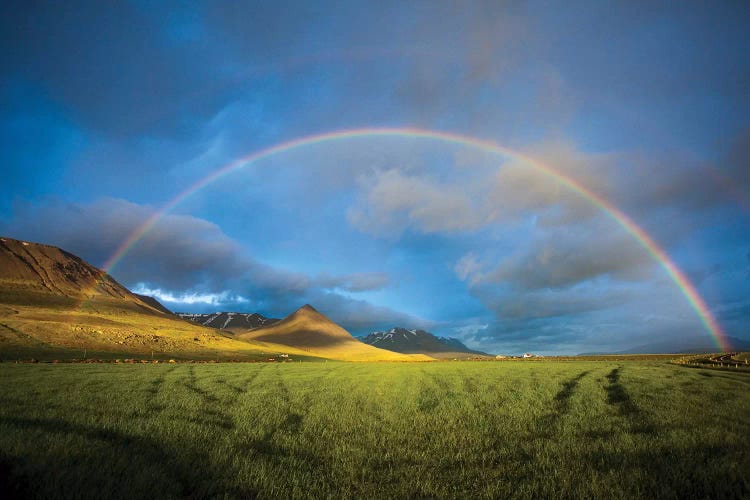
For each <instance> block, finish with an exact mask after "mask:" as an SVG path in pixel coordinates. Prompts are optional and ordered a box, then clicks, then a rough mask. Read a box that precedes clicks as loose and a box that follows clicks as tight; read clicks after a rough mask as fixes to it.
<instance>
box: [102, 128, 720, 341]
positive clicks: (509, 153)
mask: <svg viewBox="0 0 750 500" xmlns="http://www.w3.org/2000/svg"><path fill="white" fill-rule="evenodd" d="M367 137H402V138H413V139H429V140H435V141H442V142H444V143H447V144H454V145H460V146H466V147H471V148H476V149H479V150H481V151H485V152H488V153H493V154H498V155H502V156H505V157H510V158H514V159H516V160H519V161H521V162H523V163H524V164H526V165H528V166H530V167H532V168H534V169H536V170H538V171H539V172H540V173H543V174H545V175H547V176H548V177H550V178H552V179H554V180H555V181H557V182H559V183H560V184H562V185H563V186H565V187H567V188H568V189H570V190H572V191H573V192H575V193H578V194H579V195H580V196H582V197H583V198H585V199H586V200H588V201H589V202H590V203H591V204H592V205H594V206H595V207H597V208H598V209H600V210H601V211H602V212H604V213H605V214H607V215H608V216H609V217H610V218H611V219H613V220H614V221H615V222H617V223H618V224H619V225H620V226H622V228H623V229H624V230H625V231H627V232H628V233H629V234H630V235H631V236H632V237H633V238H634V239H635V240H636V241H637V242H638V243H639V244H640V245H641V246H642V247H643V248H645V249H646V251H647V252H648V253H649V254H651V256H652V257H653V258H654V259H656V261H657V262H659V264H660V265H661V266H662V267H663V268H664V270H665V271H666V273H667V275H668V276H669V277H670V279H671V280H672V281H674V283H675V284H676V285H677V287H678V288H679V289H680V291H681V292H682V294H683V295H684V296H685V298H686V299H687V301H688V303H689V304H690V306H691V307H692V308H693V309H694V310H695V312H696V313H697V314H698V317H699V318H700V320H701V322H702V323H703V325H704V326H705V328H706V330H707V331H708V332H709V333H710V335H711V337H712V338H713V340H714V342H715V343H716V346H717V347H718V348H720V349H721V350H722V351H729V350H731V346H730V344H729V342H728V340H727V338H726V335H725V334H724V332H723V331H722V329H721V327H720V325H719V323H718V322H717V320H716V318H715V317H714V316H713V314H712V313H711V310H710V309H709V308H708V306H707V305H706V303H705V301H704V300H703V298H702V297H701V296H700V295H699V294H698V291H697V290H696V289H695V286H694V285H693V284H692V283H691V282H690V280H689V279H688V278H687V276H685V273H683V272H682V271H681V270H680V268H679V267H677V265H676V264H675V263H674V261H672V259H670V258H669V255H667V253H666V252H665V251H664V249H662V248H661V247H659V245H657V244H656V242H655V241H654V240H653V238H651V237H650V236H649V235H648V234H647V233H646V232H645V231H644V230H643V229H642V228H641V227H640V226H638V225H637V224H636V223H635V222H634V221H633V220H632V219H631V218H630V217H628V216H627V215H626V214H625V213H623V212H622V211H621V210H620V209H618V208H617V207H616V206H614V205H613V204H612V203H610V202H608V201H607V200H605V199H604V198H602V197H601V196H600V195H598V194H596V193H595V192H593V191H591V190H590V189H589V188H587V187H585V186H583V185H582V184H580V183H579V182H577V181H576V180H574V179H572V178H570V177H568V176H566V175H565V174H563V173H561V172H559V171H557V170H555V169H554V168H552V167H551V166H549V165H546V164H544V163H541V162H539V161H537V160H535V159H533V158H531V157H529V156H527V155H525V154H523V153H519V152H518V151H514V150H512V149H508V148H505V147H502V146H499V145H497V144H495V143H493V142H490V141H486V140H482V139H477V138H474V137H469V136H464V135H459V134H453V133H449V132H441V131H434V130H425V129H418V128H360V129H351V130H341V131H335V132H327V133H323V134H316V135H310V136H306V137H301V138H298V139H294V140H291V141H288V142H283V143H280V144H276V145H274V146H271V147H268V148H265V149H261V150H260V151H256V152H254V153H251V154H249V155H246V156H243V157H241V158H239V159H237V160H234V161H232V162H231V163H229V164H227V165H225V166H223V167H221V168H219V169H218V170H216V171H214V172H213V173H211V174H209V175H207V176H206V177H204V178H203V179H201V180H199V181H198V182H196V183H195V184H193V185H192V186H190V187H189V188H187V189H185V190H184V191H182V192H181V193H179V194H178V195H177V196H176V197H174V198H173V199H172V200H170V201H169V202H167V203H166V204H165V205H164V206H163V207H162V208H161V209H160V210H159V211H157V212H156V213H154V214H153V215H152V216H151V217H149V218H148V219H147V220H146V221H145V222H144V223H143V224H141V225H140V226H139V227H138V228H137V229H136V230H135V231H133V233H132V234H131V235H130V236H129V237H128V238H127V239H126V240H125V241H124V242H123V243H122V244H121V245H120V247H119V248H118V249H117V250H116V251H115V253H114V254H112V256H111V257H110V258H109V259H108V260H107V261H106V262H105V264H104V266H103V268H104V270H105V271H106V272H108V273H111V271H112V269H113V268H114V267H115V266H116V265H117V263H118V262H120V261H121V260H122V258H123V257H124V256H125V255H126V254H127V253H128V252H129V251H130V249H132V248H133V246H135V245H136V244H137V243H138V241H140V240H141V239H142V238H143V237H144V236H145V235H146V234H147V233H148V232H149V231H150V230H151V229H152V228H153V227H154V225H156V223H157V222H158V221H159V220H160V219H161V218H162V217H164V215H166V214H167V213H168V212H170V211H171V210H172V209H174V208H175V207H176V206H177V205H179V204H180V203H181V202H182V201H184V200H185V199H186V198H188V197H189V196H191V195H193V194H195V193H196V192H198V191H200V190H201V189H203V188H204V187H206V186H208V185H209V184H211V183H212V182H214V181H215V180H217V179H219V178H221V177H223V176H225V175H227V174H230V173H232V172H234V171H236V170H239V169H240V168H242V167H245V166H247V165H249V164H251V163H253V162H256V161H259V160H263V159H265V158H269V157H272V156H275V155H279V154H282V153H286V152H288V151H291V150H294V149H299V148H303V147H306V146H311V145H314V144H321V143H327V142H335V141H344V140H347V139H354V138H367Z"/></svg>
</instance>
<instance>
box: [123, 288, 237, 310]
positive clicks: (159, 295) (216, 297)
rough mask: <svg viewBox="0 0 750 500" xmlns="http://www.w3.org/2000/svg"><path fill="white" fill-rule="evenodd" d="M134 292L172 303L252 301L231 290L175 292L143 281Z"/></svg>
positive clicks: (221, 303) (212, 303) (219, 304)
mask: <svg viewBox="0 0 750 500" xmlns="http://www.w3.org/2000/svg"><path fill="white" fill-rule="evenodd" d="M133 292H134V293H137V294H139V295H148V296H150V297H154V298H155V299H158V300H159V301H161V302H169V303H172V304H186V305H194V304H206V305H211V306H219V307H220V306H223V305H225V304H248V303H250V301H249V300H248V299H246V298H245V297H242V296H241V295H233V294H232V293H231V292H229V291H226V290H225V291H223V292H221V293H198V292H182V293H174V292H169V291H164V290H162V289H161V288H149V287H148V286H146V285H145V284H143V283H138V284H137V285H136V286H135V287H134V288H133Z"/></svg>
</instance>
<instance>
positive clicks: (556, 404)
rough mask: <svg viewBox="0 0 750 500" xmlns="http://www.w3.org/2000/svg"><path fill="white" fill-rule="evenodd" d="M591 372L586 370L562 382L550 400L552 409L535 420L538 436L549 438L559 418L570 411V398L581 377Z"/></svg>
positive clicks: (555, 428) (555, 430) (554, 430)
mask: <svg viewBox="0 0 750 500" xmlns="http://www.w3.org/2000/svg"><path fill="white" fill-rule="evenodd" d="M589 373H591V370H586V371H584V372H581V373H579V374H578V375H576V376H575V377H573V378H571V379H569V380H567V381H565V382H563V386H562V388H561V389H560V390H559V391H558V392H557V394H555V397H554V398H553V400H552V411H551V412H549V413H547V414H546V415H544V416H542V417H541V418H539V419H538V420H537V422H536V429H537V432H538V437H546V438H551V437H553V436H554V435H555V433H556V432H557V431H558V426H559V423H560V420H561V419H562V418H563V417H565V415H567V414H568V413H570V400H571V398H572V397H573V395H574V394H575V393H576V390H577V389H578V384H579V383H580V381H581V379H582V378H583V377H585V376H586V375H588V374H589Z"/></svg>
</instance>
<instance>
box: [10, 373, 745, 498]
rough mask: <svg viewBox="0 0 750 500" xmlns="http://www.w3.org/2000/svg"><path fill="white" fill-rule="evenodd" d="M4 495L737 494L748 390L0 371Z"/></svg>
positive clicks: (737, 379) (657, 377)
mask: <svg viewBox="0 0 750 500" xmlns="http://www.w3.org/2000/svg"><path fill="white" fill-rule="evenodd" d="M0 483H1V484H0V493H1V494H2V496H4V497H6V498H7V497H8V495H18V496H24V497H28V496H31V497H121V498H124V497H127V498H141V497H171V498H175V497H248V496H259V497H273V498H303V497H363V498H365V497H366V498H392V497H401V498H403V497H437V498H445V497H465V498H467V497H471V498H474V497H478V498H508V497H511V498H512V497H518V498H540V497H547V498H550V497H551V498H566V497H575V498H581V497H587V498H593V497H595V498H632V497H644V498H654V497H660V498H676V497H680V498H692V497H702V498H703V497H713V498H716V497H730V498H731V497H748V496H750V375H748V374H745V373H730V372H722V371H717V370H702V369H689V368H685V367H681V366H677V365H672V364H668V363H666V362H664V361H622V360H616V361H612V360H607V361H570V362H563V361H544V362H523V361H506V362H474V363H472V362H454V363H450V362H444V363H411V364H403V363H398V364H390V363H382V364H381V363H378V364H350V363H333V362H329V363H285V364H280V363H279V364H274V363H263V364H156V365H153V364H148V365H140V364H139V365H116V364H94V365H74V364H60V365H51V364H37V365H31V364H10V363H3V364H0Z"/></svg>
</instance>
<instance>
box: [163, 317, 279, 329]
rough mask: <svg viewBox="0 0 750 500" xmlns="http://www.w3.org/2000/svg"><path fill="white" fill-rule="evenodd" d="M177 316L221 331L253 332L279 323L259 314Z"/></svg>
mask: <svg viewBox="0 0 750 500" xmlns="http://www.w3.org/2000/svg"><path fill="white" fill-rule="evenodd" d="M175 314H177V316H179V317H181V318H182V319H186V320H188V321H192V322H193V323H198V324H199V325H203V326H208V327H211V328H218V329H220V330H232V331H233V330H251V329H253V328H259V327H261V326H270V325H272V324H274V323H278V322H279V321H280V320H278V319H276V318H266V317H265V316H263V315H260V314H258V313H252V314H249V313H236V312H218V313H213V314H192V313H175Z"/></svg>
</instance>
